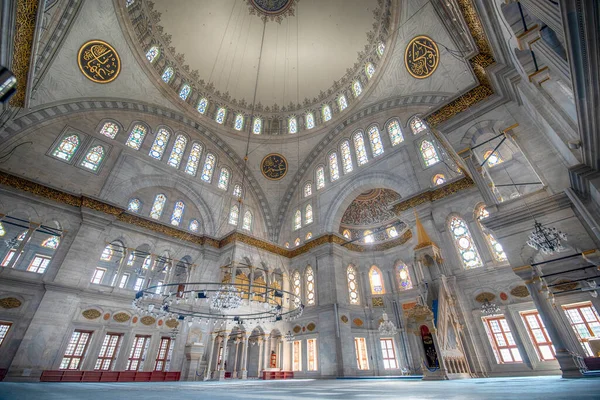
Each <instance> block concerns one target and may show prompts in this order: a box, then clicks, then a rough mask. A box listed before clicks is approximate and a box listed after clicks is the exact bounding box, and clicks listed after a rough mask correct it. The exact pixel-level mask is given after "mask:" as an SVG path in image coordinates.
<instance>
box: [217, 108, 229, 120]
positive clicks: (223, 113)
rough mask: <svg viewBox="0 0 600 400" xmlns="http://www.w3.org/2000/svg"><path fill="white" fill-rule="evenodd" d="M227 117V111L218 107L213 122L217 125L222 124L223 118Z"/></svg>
mask: <svg viewBox="0 0 600 400" xmlns="http://www.w3.org/2000/svg"><path fill="white" fill-rule="evenodd" d="M226 115H227V109H226V108H225V107H219V108H218V109H217V114H216V115H215V121H217V124H222V123H223V122H225V116H226Z"/></svg>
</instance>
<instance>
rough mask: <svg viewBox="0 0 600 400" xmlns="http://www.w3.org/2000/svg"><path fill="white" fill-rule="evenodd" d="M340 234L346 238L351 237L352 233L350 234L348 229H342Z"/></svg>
mask: <svg viewBox="0 0 600 400" xmlns="http://www.w3.org/2000/svg"><path fill="white" fill-rule="evenodd" d="M342 235H344V237H345V238H346V239H351V238H352V235H351V234H350V231H349V230H348V229H344V232H343V233H342Z"/></svg>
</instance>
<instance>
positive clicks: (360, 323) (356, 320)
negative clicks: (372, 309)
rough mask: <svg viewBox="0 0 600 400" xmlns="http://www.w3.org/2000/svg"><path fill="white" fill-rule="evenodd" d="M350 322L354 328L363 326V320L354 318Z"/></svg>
mask: <svg viewBox="0 0 600 400" xmlns="http://www.w3.org/2000/svg"><path fill="white" fill-rule="evenodd" d="M352 322H353V323H354V325H356V326H363V323H364V322H363V320H362V319H360V318H354V320H352Z"/></svg>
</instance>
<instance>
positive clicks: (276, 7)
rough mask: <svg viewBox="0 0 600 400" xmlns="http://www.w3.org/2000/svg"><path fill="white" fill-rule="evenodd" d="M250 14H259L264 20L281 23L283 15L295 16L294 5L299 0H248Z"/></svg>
mask: <svg viewBox="0 0 600 400" xmlns="http://www.w3.org/2000/svg"><path fill="white" fill-rule="evenodd" d="M247 1H248V4H249V5H250V7H249V9H250V14H252V15H258V16H259V17H261V18H262V20H263V21H265V22H267V20H270V21H276V22H277V23H279V24H280V23H281V21H282V20H283V17H293V16H294V7H293V6H294V5H295V4H296V3H297V2H298V0H247Z"/></svg>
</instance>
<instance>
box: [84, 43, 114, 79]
mask: <svg viewBox="0 0 600 400" xmlns="http://www.w3.org/2000/svg"><path fill="white" fill-rule="evenodd" d="M77 64H79V69H80V70H81V72H82V73H83V74H84V75H85V77H86V78H88V79H89V80H91V81H93V82H96V83H108V82H112V81H114V80H115V79H116V78H117V76H118V75H119V72H121V59H120V58H119V55H118V54H117V51H116V50H115V49H113V48H112V46H111V45H109V44H108V43H106V42H103V41H102V40H90V41H89V42H86V43H84V44H83V46H81V48H80V49H79V54H78V56H77Z"/></svg>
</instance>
